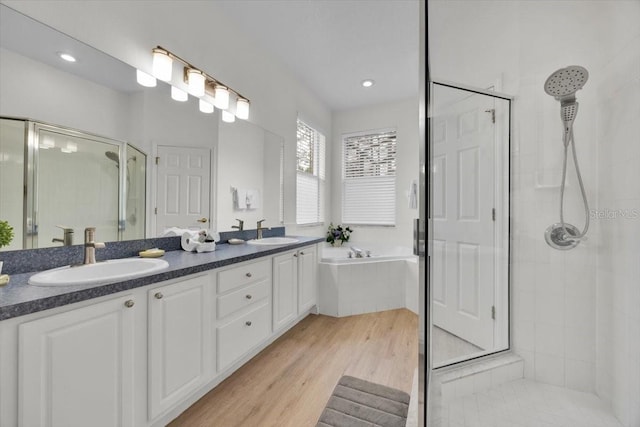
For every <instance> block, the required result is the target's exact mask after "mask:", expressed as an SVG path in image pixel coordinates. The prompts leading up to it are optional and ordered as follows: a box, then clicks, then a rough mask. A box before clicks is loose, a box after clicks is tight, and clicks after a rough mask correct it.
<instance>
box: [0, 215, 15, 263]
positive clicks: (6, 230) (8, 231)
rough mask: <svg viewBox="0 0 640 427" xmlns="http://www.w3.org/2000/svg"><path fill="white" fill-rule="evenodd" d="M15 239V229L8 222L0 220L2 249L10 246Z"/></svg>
mask: <svg viewBox="0 0 640 427" xmlns="http://www.w3.org/2000/svg"><path fill="white" fill-rule="evenodd" d="M12 239H13V227H11V226H10V225H9V223H8V222H7V221H2V220H0V248H2V247H3V246H8V245H9V243H11V240H12ZM0 273H2V261H0Z"/></svg>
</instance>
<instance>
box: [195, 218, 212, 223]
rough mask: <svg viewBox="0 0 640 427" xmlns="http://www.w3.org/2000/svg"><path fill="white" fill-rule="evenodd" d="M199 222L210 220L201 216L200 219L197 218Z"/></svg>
mask: <svg viewBox="0 0 640 427" xmlns="http://www.w3.org/2000/svg"><path fill="white" fill-rule="evenodd" d="M197 221H198V222H202V223H205V222H207V221H209V220H208V219H207V218H200V219H199V220H197Z"/></svg>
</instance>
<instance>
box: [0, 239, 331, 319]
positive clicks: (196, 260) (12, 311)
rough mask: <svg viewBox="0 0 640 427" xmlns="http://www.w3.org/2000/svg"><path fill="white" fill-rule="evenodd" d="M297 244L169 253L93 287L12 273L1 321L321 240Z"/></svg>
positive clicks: (3, 292)
mask: <svg viewBox="0 0 640 427" xmlns="http://www.w3.org/2000/svg"><path fill="white" fill-rule="evenodd" d="M296 238H297V239H298V240H299V241H298V242H297V243H292V244H287V245H277V246H275V245H269V246H257V245H256V246H254V245H247V244H241V245H229V244H219V245H216V250H215V251H213V252H205V253H195V252H185V251H182V250H173V251H168V252H167V253H166V254H165V255H164V256H163V257H162V259H164V260H165V261H167V262H168V263H169V267H168V268H166V269H164V270H162V271H160V272H158V273H152V274H150V275H147V276H142V277H136V278H134V279H130V280H124V281H110V282H104V283H101V284H92V285H73V286H46V287H45V286H33V285H29V284H28V281H29V278H30V277H31V276H32V275H34V274H36V273H37V271H34V272H30V273H22V274H12V275H11V281H10V282H9V284H7V285H5V286H2V287H0V321H1V320H6V319H10V318H12V317H18V316H24V315H26V314H31V313H35V312H38V311H42V310H48V309H50V308H55V307H60V306H63V305H67V304H72V303H75V302H79V301H85V300H89V299H92V298H97V297H101V296H104V295H109V294H114V293H117V292H122V291H127V290H130V289H135V288H139V287H141V286H146V285H150V284H154V283H158V282H162V281H165V280H170V279H175V278H178V277H182V276H187V275H190V274H194V273H199V272H203V271H208V270H212V269H215V268H220V267H224V266H227V265H231V264H236V263H239V262H242V261H248V260H252V259H256V258H260V257H264V256H269V255H273V254H277V253H279V252H285V251H288V250H291V249H297V248H301V247H304V246H307V245H311V244H315V243H319V242H323V241H324V238H318V237H300V236H296Z"/></svg>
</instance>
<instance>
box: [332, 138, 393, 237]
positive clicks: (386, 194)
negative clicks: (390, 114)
mask: <svg viewBox="0 0 640 427" xmlns="http://www.w3.org/2000/svg"><path fill="white" fill-rule="evenodd" d="M342 170H343V189H342V190H343V191H342V222H343V223H347V224H365V225H395V222H396V131H395V130H387V131H383V132H379V131H378V132H366V133H358V134H350V135H345V136H343V168H342Z"/></svg>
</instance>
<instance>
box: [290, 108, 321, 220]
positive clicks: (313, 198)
mask: <svg viewBox="0 0 640 427" xmlns="http://www.w3.org/2000/svg"><path fill="white" fill-rule="evenodd" d="M301 125H302V126H305V127H306V128H307V129H308V130H309V131H311V133H312V135H311V139H312V141H311V142H310V144H311V145H312V147H311V149H312V150H313V154H312V162H313V165H312V166H313V169H312V172H311V173H309V172H306V171H301V170H299V169H298V167H299V159H298V150H299V148H300V147H299V145H298V144H299V140H297V141H296V224H297V225H306V226H312V225H320V224H323V223H324V211H325V200H326V197H325V187H326V137H325V136H324V135H323V134H322V133H321V132H320V131H318V130H317V129H314V128H313V127H311V126H309V125H308V124H307V123H306V122H304V121H303V120H300V119H298V121H297V131H296V135H299V133H300V126H301Z"/></svg>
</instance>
